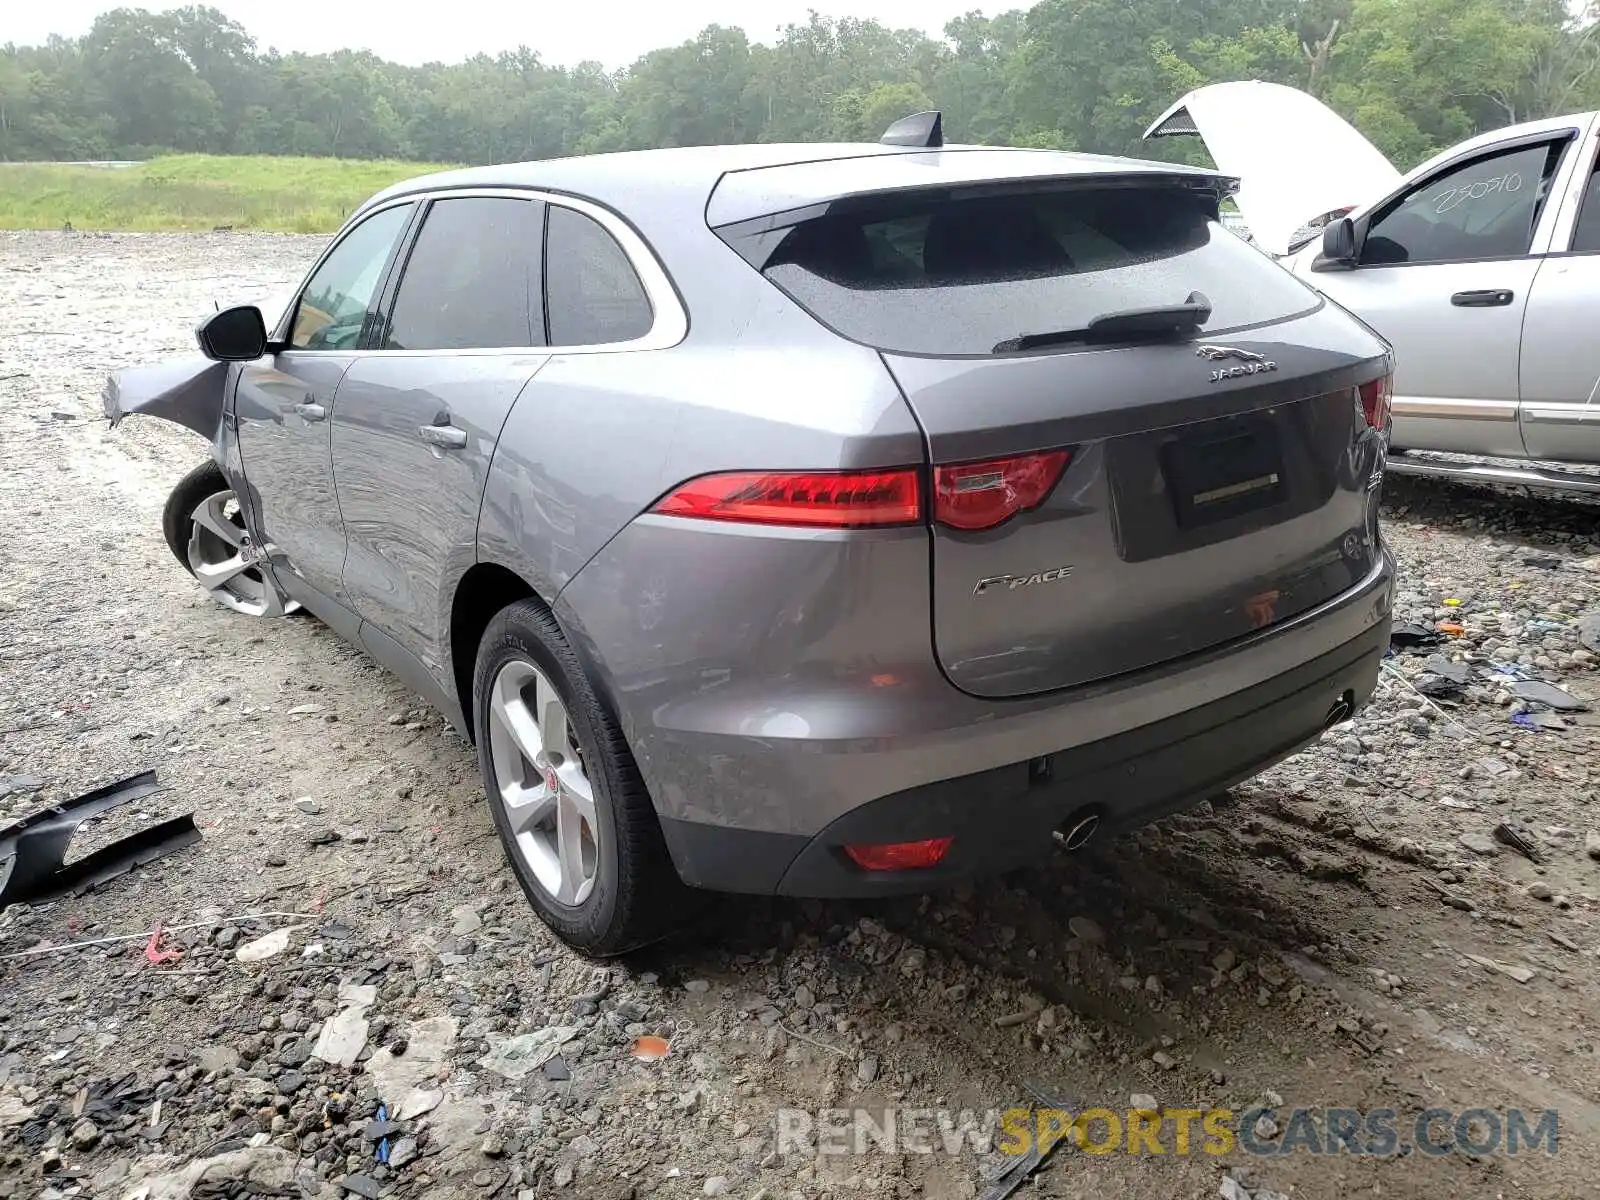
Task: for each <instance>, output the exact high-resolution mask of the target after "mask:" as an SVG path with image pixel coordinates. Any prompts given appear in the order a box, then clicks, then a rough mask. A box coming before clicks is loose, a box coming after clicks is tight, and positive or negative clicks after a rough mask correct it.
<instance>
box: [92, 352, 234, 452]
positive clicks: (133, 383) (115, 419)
mask: <svg viewBox="0 0 1600 1200" xmlns="http://www.w3.org/2000/svg"><path fill="white" fill-rule="evenodd" d="M228 370H229V365H228V364H227V363H225V362H212V361H211V360H210V359H206V358H201V359H186V360H184V361H181V362H170V363H161V364H159V365H157V366H153V367H129V368H128V369H127V370H123V371H116V372H113V373H112V374H111V375H109V376H107V377H106V384H105V388H104V389H103V390H102V391H101V393H100V398H101V401H102V402H103V403H104V405H105V412H106V416H107V417H109V418H110V420H111V424H112V427H113V428H115V427H116V426H117V425H119V424H121V422H122V418H124V417H128V416H133V415H134V414H136V413H137V414H140V415H143V416H147V417H160V418H161V419H162V420H164V421H172V422H173V423H175V424H178V425H182V426H183V427H184V428H185V429H192V430H194V431H195V432H196V433H198V434H200V435H201V436H202V437H206V438H209V439H211V440H212V441H215V440H216V437H217V433H218V431H219V430H220V429H221V427H222V405H223V402H224V400H225V399H226V397H227V390H228Z"/></svg>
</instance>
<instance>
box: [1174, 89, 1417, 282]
mask: <svg viewBox="0 0 1600 1200" xmlns="http://www.w3.org/2000/svg"><path fill="white" fill-rule="evenodd" d="M1144 136H1145V137H1146V138H1158V137H1199V138H1200V139H1201V140H1202V141H1203V142H1204V143H1205V147H1206V149H1207V150H1208V151H1210V153H1211V157H1212V160H1213V161H1215V163H1216V164H1217V169H1218V170H1219V171H1221V172H1222V173H1223V174H1225V175H1232V176H1235V177H1237V178H1238V180H1239V191H1238V193H1237V194H1236V195H1235V196H1234V203H1235V204H1237V205H1238V206H1239V212H1240V213H1241V214H1242V215H1243V216H1244V219H1245V223H1246V224H1247V225H1248V226H1249V228H1250V233H1251V236H1252V237H1253V238H1254V239H1255V241H1256V244H1257V245H1259V246H1260V247H1261V248H1262V249H1263V250H1266V251H1268V252H1269V253H1271V254H1280V255H1281V254H1286V253H1288V251H1289V246H1290V243H1291V241H1293V240H1294V239H1295V235H1296V233H1297V232H1298V231H1300V230H1302V229H1304V228H1306V227H1307V226H1308V225H1311V224H1313V223H1316V222H1318V221H1319V220H1320V219H1321V218H1324V217H1326V216H1327V215H1328V214H1329V213H1332V212H1338V211H1340V210H1347V209H1351V208H1359V207H1361V206H1362V205H1365V204H1368V203H1370V202H1372V201H1375V200H1379V199H1382V198H1383V196H1384V195H1385V194H1386V193H1387V192H1388V191H1389V190H1390V189H1391V188H1393V187H1394V186H1395V185H1396V184H1398V183H1399V182H1400V179H1401V175H1400V172H1399V171H1397V170H1396V169H1395V167H1394V165H1393V164H1392V163H1390V161H1389V160H1388V159H1386V158H1385V157H1384V156H1383V155H1382V153H1380V152H1379V150H1378V148H1377V147H1376V146H1374V145H1373V144H1372V143H1371V142H1369V141H1367V139H1366V138H1364V137H1362V136H1361V134H1360V133H1358V132H1356V130H1355V128H1354V127H1353V126H1352V125H1350V123H1349V122H1347V121H1346V120H1345V119H1344V118H1343V117H1341V116H1339V115H1338V114H1337V113H1335V112H1334V111H1333V110H1332V109H1330V108H1329V107H1328V106H1327V105H1325V104H1323V103H1322V101H1320V100H1318V99H1316V98H1315V97H1313V96H1310V95H1307V94H1306V93H1305V92H1302V91H1300V90H1299V89H1298V88H1292V87H1285V86H1284V85H1282V84H1279V83H1261V82H1259V81H1256V80H1246V81H1243V82H1239V83H1213V84H1210V85H1208V86H1206V87H1203V88H1196V89H1195V90H1194V91H1192V92H1190V93H1189V94H1188V95H1186V96H1184V97H1183V98H1182V99H1181V100H1179V101H1178V102H1177V103H1176V104H1174V105H1173V106H1172V107H1171V108H1169V109H1167V111H1166V112H1164V113H1162V114H1161V115H1160V116H1159V117H1157V118H1156V120H1155V121H1154V123H1153V124H1151V126H1150V128H1149V129H1147V130H1145V133H1144Z"/></svg>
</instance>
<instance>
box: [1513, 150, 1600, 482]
mask: <svg viewBox="0 0 1600 1200" xmlns="http://www.w3.org/2000/svg"><path fill="white" fill-rule="evenodd" d="M1597 142H1600V139H1597V136H1596V135H1595V134H1593V133H1591V134H1589V135H1588V136H1587V137H1586V138H1585V141H1584V151H1583V154H1582V155H1581V157H1580V158H1579V159H1578V161H1577V163H1576V164H1575V167H1576V169H1575V171H1574V173H1573V175H1574V179H1573V183H1572V185H1571V186H1570V187H1567V188H1565V189H1564V193H1565V196H1566V203H1565V205H1564V208H1563V211H1562V213H1561V215H1560V218H1559V220H1558V225H1557V228H1556V232H1555V235H1554V241H1553V247H1554V248H1555V250H1556V252H1554V253H1551V254H1550V255H1548V256H1547V257H1546V258H1545V261H1544V265H1543V266H1542V267H1540V269H1539V274H1538V276H1537V277H1536V278H1535V279H1534V281H1533V290H1532V291H1531V292H1530V293H1529V294H1528V313H1527V320H1526V321H1525V322H1524V323H1523V328H1522V359H1521V365H1520V372H1519V376H1520V381H1521V404H1520V406H1519V408H1518V417H1519V419H1520V421H1521V425H1522V442H1523V445H1524V446H1525V447H1526V449H1527V452H1528V454H1529V456H1530V457H1532V458H1538V459H1555V460H1558V461H1562V462H1582V463H1600V398H1597V393H1600V338H1596V337H1595V329H1596V326H1597V325H1600V161H1597V156H1596V147H1597Z"/></svg>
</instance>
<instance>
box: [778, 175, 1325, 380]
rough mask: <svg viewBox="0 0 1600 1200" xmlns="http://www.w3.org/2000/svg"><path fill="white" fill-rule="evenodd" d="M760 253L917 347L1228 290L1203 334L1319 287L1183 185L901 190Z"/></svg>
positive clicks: (931, 348) (803, 301)
mask: <svg viewBox="0 0 1600 1200" xmlns="http://www.w3.org/2000/svg"><path fill="white" fill-rule="evenodd" d="M771 237H772V235H770V234H769V235H767V239H763V240H764V241H766V244H768V245H772V244H773V243H772V242H771V241H770V240H768V239H770V238H771ZM747 257H748V255H747ZM757 265H759V266H760V267H761V269H762V272H763V274H765V275H766V276H767V278H768V279H770V280H771V281H772V282H773V283H775V284H776V285H777V286H778V287H780V288H782V289H783V290H784V291H785V292H786V293H788V294H789V295H790V296H791V297H793V299H794V300H795V301H796V302H797V303H798V304H800V305H801V306H802V307H804V308H805V309H806V311H808V312H809V313H811V315H812V316H814V317H816V318H817V319H818V320H819V321H821V322H822V323H823V324H825V325H827V326H829V327H830V328H832V329H835V330H837V331H838V332H839V333H842V334H843V335H845V336H846V337H848V338H852V339H854V340H856V341H859V342H865V343H866V344H868V345H871V346H875V347H878V348H879V349H882V350H890V351H896V352H900V353H907V354H929V355H974V354H977V355H983V354H990V353H993V352H995V348H996V346H997V345H998V344H999V343H1001V342H1004V341H1008V340H1010V339H1013V338H1016V337H1019V336H1021V335H1024V334H1038V333H1051V332H1055V331H1058V330H1069V329H1081V328H1083V327H1085V326H1087V325H1088V324H1089V322H1090V321H1093V320H1094V319H1095V318H1096V317H1100V316H1104V315H1107V314H1109V313H1115V312H1121V311H1126V310H1127V309H1131V308H1151V307H1164V306H1168V305H1176V304H1182V303H1183V302H1184V301H1185V300H1186V299H1187V298H1188V296H1189V294H1190V293H1191V292H1195V291H1198V292H1201V293H1202V294H1204V296H1205V297H1206V299H1208V300H1209V301H1210V302H1211V306H1212V314H1211V319H1210V320H1209V321H1208V322H1206V324H1205V325H1204V326H1203V327H1202V329H1201V332H1202V334H1210V333H1214V332H1215V333H1220V332H1224V331H1226V330H1229V329H1236V328H1238V327H1239V326H1242V325H1254V324H1257V323H1259V322H1267V321H1274V320H1280V319H1282V318H1285V317H1288V316H1291V315H1294V314H1297V313H1302V312H1306V311H1309V310H1310V309H1312V308H1315V307H1316V305H1317V303H1318V301H1317V297H1316V294H1315V293H1314V292H1312V291H1311V290H1310V289H1309V288H1307V287H1306V286H1305V285H1303V284H1302V283H1300V282H1299V281H1298V280H1296V279H1295V278H1294V277H1293V276H1292V275H1290V274H1289V273H1288V272H1287V271H1285V270H1283V269H1282V268H1281V267H1279V266H1278V265H1277V264H1276V263H1274V262H1273V261H1272V260H1271V259H1269V258H1268V257H1267V256H1266V255H1264V254H1262V253H1261V251H1259V250H1257V249H1255V248H1253V247H1252V246H1250V245H1248V244H1247V243H1246V242H1244V241H1243V240H1242V239H1240V238H1239V237H1236V236H1235V235H1234V234H1233V233H1231V232H1229V231H1227V230H1225V229H1224V228H1223V227H1222V226H1221V225H1220V224H1218V223H1217V220H1216V208H1215V205H1214V204H1213V203H1211V202H1209V201H1208V199H1207V198H1206V197H1205V196H1202V195H1197V194H1195V193H1193V192H1186V191H1183V190H1180V189H1178V188H1167V189H1155V188H1151V187H1148V186H1146V187H1140V188H1132V187H1121V188H1117V187H1104V186H1101V187H1096V188H1084V187H1076V188H1070V189H1060V190H1051V191H1029V192H1026V193H1018V194H1011V195H1000V196H996V195H993V194H985V195H982V196H973V197H970V198H959V197H956V198H952V197H951V196H950V195H949V193H944V194H943V195H940V196H926V195H925V196H922V197H907V196H897V197H892V198H886V199H883V200H876V201H872V202H870V203H868V204H866V205H862V206H855V207H852V208H851V209H850V210H849V211H845V212H837V211H836V212H830V213H828V214H826V215H824V216H820V217H816V218H814V219H812V220H809V221H805V222H802V223H801V224H798V225H795V226H794V227H792V228H791V229H789V230H788V232H787V233H786V234H784V235H783V236H782V238H781V240H778V241H777V242H776V244H775V246H774V248H773V249H772V251H771V253H770V254H768V255H767V257H766V258H765V260H764V261H761V262H758V264H757Z"/></svg>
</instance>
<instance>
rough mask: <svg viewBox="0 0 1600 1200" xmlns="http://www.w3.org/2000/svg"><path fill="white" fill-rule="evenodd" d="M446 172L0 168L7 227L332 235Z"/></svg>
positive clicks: (301, 167)
mask: <svg viewBox="0 0 1600 1200" xmlns="http://www.w3.org/2000/svg"><path fill="white" fill-rule="evenodd" d="M444 169H446V168H444V167H441V166H438V165H430V164H426V163H408V162H387V161H385V162H370V161H360V160H352V159H342V158H268V157H265V156H260V157H227V156H223V155H211V154H176V155H170V156H168V157H165V158H155V159H151V160H150V161H149V162H145V163H140V164H139V165H138V166H134V167H125V168H114V167H62V166H49V165H45V164H38V163H0V229H60V228H62V227H63V226H64V225H66V224H67V223H68V222H70V223H71V224H72V227H73V228H74V229H100V230H138V231H149V230H165V229H207V230H208V229H214V228H216V227H218V226H223V225H231V226H232V227H233V228H234V229H258V230H268V231H276V232H284V233H331V232H332V231H333V230H335V229H337V228H338V227H339V225H340V223H341V222H342V221H343V220H344V218H345V217H346V216H348V215H349V213H350V212H351V210H352V209H354V208H355V207H356V206H357V205H359V204H360V203H361V202H362V201H363V200H365V199H367V197H369V196H371V195H372V194H373V193H374V192H376V191H379V190H380V189H382V188H385V187H387V186H388V185H389V184H391V183H395V182H397V181H398V180H401V179H407V178H410V177H411V176H413V175H421V174H425V173H426V172H429V171H439V170H444Z"/></svg>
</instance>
